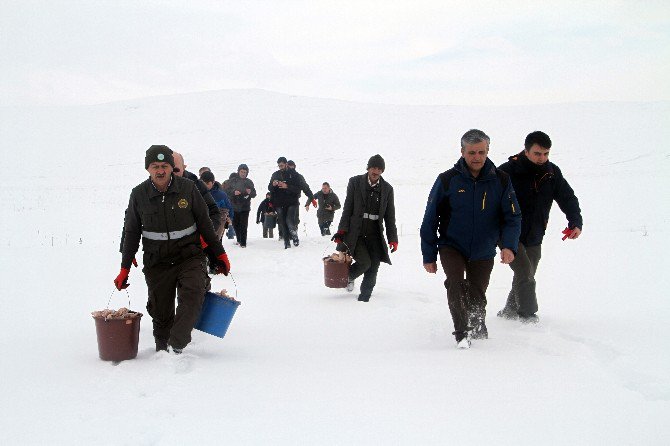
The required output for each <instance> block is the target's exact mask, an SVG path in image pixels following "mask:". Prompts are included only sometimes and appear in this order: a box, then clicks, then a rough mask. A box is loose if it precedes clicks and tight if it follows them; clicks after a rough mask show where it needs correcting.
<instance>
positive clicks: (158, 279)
mask: <svg viewBox="0 0 670 446" xmlns="http://www.w3.org/2000/svg"><path fill="white" fill-rule="evenodd" d="M143 272H144V278H145V280H146V282H147V288H148V291H149V298H148V301H147V312H148V313H149V315H150V316H151V321H152V323H153V333H154V338H156V343H157V344H158V343H159V342H160V343H164V344H167V342H168V339H170V330H171V329H172V325H173V324H174V299H175V289H176V287H177V278H176V271H175V267H174V266H170V267H151V268H148V267H144V269H143Z"/></svg>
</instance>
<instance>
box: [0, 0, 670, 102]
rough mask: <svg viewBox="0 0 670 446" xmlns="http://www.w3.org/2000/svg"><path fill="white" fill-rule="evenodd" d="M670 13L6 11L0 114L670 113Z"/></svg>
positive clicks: (299, 7)
mask: <svg viewBox="0 0 670 446" xmlns="http://www.w3.org/2000/svg"><path fill="white" fill-rule="evenodd" d="M668 78H670V2H669V1H646V2H634V1H611V0H610V1H574V2H573V1H542V2H537V1H510V2H504V1H499V0H498V1H490V2H486V1H445V0H443V1H406V2H401V1H392V0H386V1H351V2H349V1H328V2H326V1H322V2H319V1H315V0H313V1H278V0H277V1H255V2H251V1H246V2H245V1H241V0H238V1H216V2H215V1H200V2H195V1H184V0H178V1H139V0H135V1H118V0H117V1H96V0H88V1H47V0H45V1H23V0H16V1H8V0H0V104H4V105H8V104H9V105H22V104H93V103H100V102H109V101H116V100H123V99H132V98H138V97H144V96H154V95H164V94H175V93H187V92H193V91H203V90H219V89H230V88H262V89H267V90H273V91H278V92H283V93H290V94H297V95H305V96H316V97H330V98H340V99H349V100H357V101H365V102H384V103H403V104H454V105H465V104H473V105H482V104H496V105H502V104H536V103H554V102H574V101H603V100H604V101H610V100H616V101H619V100H624V101H655V100H669V99H670V82H668V80H667V79H668Z"/></svg>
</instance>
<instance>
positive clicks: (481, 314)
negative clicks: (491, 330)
mask: <svg viewBox="0 0 670 446" xmlns="http://www.w3.org/2000/svg"><path fill="white" fill-rule="evenodd" d="M489 143H490V139H489V137H488V136H487V135H486V134H485V133H484V132H482V131H481V130H469V131H467V132H466V133H465V134H464V135H463V137H462V138H461V155H462V156H461V159H459V160H458V162H456V164H455V165H454V167H452V168H451V169H449V170H447V171H446V172H443V173H441V174H440V175H439V176H438V177H437V180H436V181H435V183H434V184H433V187H432V189H431V191H430V195H429V196H428V204H427V205H426V211H425V214H424V216H423V223H422V224H421V231H420V235H421V253H422V254H423V267H424V269H425V270H426V271H427V272H429V273H431V274H435V273H436V272H437V255H438V253H439V254H440V262H441V263H442V268H443V269H444V272H445V274H446V276H447V280H445V282H444V286H445V287H446V289H447V300H448V302H449V311H450V312H451V318H452V319H453V322H454V330H455V331H454V333H453V334H454V336H455V337H456V343H457V346H458V348H469V347H470V338H471V337H472V338H473V339H487V338H488V330H487V328H486V323H485V318H486V289H487V288H488V286H489V279H490V277H491V270H492V269H493V259H494V257H495V255H496V244H498V242H499V240H500V246H501V251H500V258H501V262H502V263H506V264H509V263H511V262H512V261H513V260H514V255H515V253H516V251H517V244H518V241H519V233H520V231H521V212H520V210H519V205H518V203H517V201H516V197H515V195H514V188H513V187H512V182H511V181H509V175H507V174H506V173H504V172H501V171H500V170H498V169H496V167H495V165H493V162H491V160H489V159H488V153H489ZM470 331H472V332H471V333H470Z"/></svg>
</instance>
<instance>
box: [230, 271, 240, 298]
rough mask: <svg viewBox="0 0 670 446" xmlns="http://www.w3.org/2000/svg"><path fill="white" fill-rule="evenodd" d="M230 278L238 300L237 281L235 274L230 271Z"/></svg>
mask: <svg viewBox="0 0 670 446" xmlns="http://www.w3.org/2000/svg"><path fill="white" fill-rule="evenodd" d="M228 277H230V278H231V279H232V280H233V286H234V287H235V300H238V299H237V282H236V281H235V277H234V276H233V273H231V272H230V271H228Z"/></svg>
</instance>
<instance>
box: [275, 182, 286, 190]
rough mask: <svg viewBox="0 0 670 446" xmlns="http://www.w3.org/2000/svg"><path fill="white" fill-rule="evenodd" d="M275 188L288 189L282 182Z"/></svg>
mask: <svg viewBox="0 0 670 446" xmlns="http://www.w3.org/2000/svg"><path fill="white" fill-rule="evenodd" d="M277 187H279V188H280V189H288V184H286V183H285V182H284V181H280V182H278V183H277Z"/></svg>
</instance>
